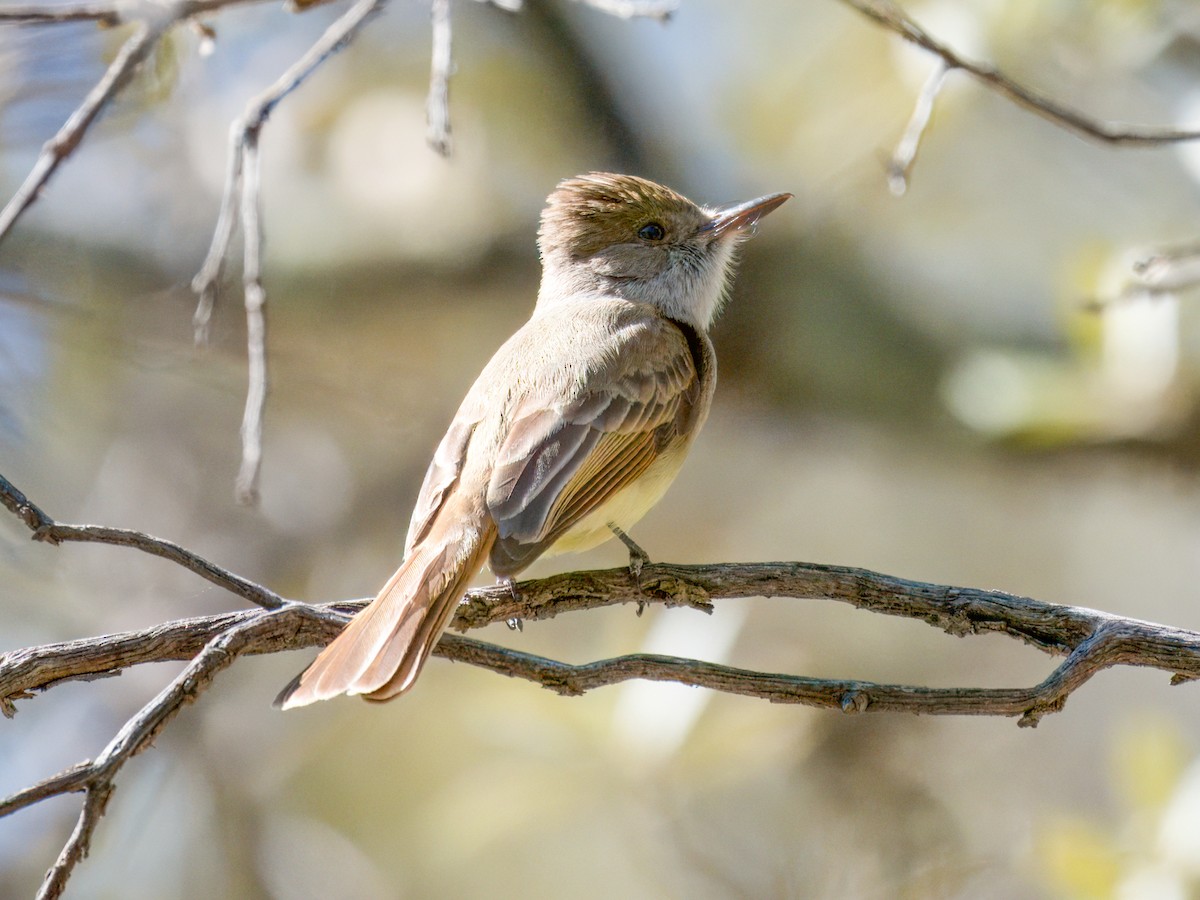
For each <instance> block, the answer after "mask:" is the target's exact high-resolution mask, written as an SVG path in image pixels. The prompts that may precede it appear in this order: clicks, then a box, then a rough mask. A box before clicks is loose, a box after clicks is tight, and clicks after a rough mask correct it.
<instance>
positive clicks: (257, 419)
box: [234, 128, 267, 505]
mask: <svg viewBox="0 0 1200 900" xmlns="http://www.w3.org/2000/svg"><path fill="white" fill-rule="evenodd" d="M258 135H259V129H258V128H250V129H246V132H245V142H244V144H243V146H242V179H241V181H242V237H243V240H244V241H245V251H244V255H243V260H242V285H243V292H244V295H245V297H244V303H245V305H246V361H247V370H248V373H247V388H246V409H245V412H244V413H243V414H242V432H241V433H242V464H241V468H240V469H239V470H238V476H237V481H236V483H235V486H234V494H235V496H236V497H237V499H238V502H240V503H245V504H249V505H253V504H255V503H257V502H258V475H259V472H260V471H261V469H262V422H263V411H264V409H265V408H266V404H267V316H266V305H267V294H266V291H265V290H264V289H263V283H262V238H263V235H262V223H261V220H260V218H259V203H258V193H259V156H258Z"/></svg>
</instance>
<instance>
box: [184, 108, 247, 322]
mask: <svg viewBox="0 0 1200 900" xmlns="http://www.w3.org/2000/svg"><path fill="white" fill-rule="evenodd" d="M244 127H245V126H244V125H243V123H242V120H241V119H237V120H235V121H234V122H233V124H232V125H230V127H229V158H228V161H227V163H226V167H225V188H224V191H223V192H222V194H221V210H220V212H219V213H218V214H217V227H216V229H215V230H214V231H213V239H212V244H211V245H210V246H209V248H208V255H207V256H205V258H204V263H203V264H202V265H201V266H200V271H199V272H197V273H196V277H195V278H193V279H192V290H193V291H194V292H195V293H196V294H198V295H199V300H198V301H197V303H196V312H195V314H194V315H193V316H192V327H193V329H194V337H195V341H196V343H197V344H204V343H207V341H208V331H209V323H210V322H211V320H212V313H213V307H214V306H215V305H216V300H217V286H218V284H219V283H220V281H221V274H222V272H223V271H224V269H225V260H226V259H227V258H228V256H229V245H230V242H231V241H232V240H233V229H234V226H235V225H237V220H238V204H239V201H240V199H241V196H242V132H243V130H244Z"/></svg>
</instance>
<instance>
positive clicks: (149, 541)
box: [0, 475, 284, 609]
mask: <svg viewBox="0 0 1200 900" xmlns="http://www.w3.org/2000/svg"><path fill="white" fill-rule="evenodd" d="M0 504H3V505H4V506H5V507H6V508H7V509H8V510H9V511H10V512H12V513H13V514H14V515H16V516H17V518H19V519H20V520H21V521H22V522H24V523H25V525H26V526H27V527H28V528H29V529H30V530H31V531H32V532H33V537H34V540H39V541H45V542H47V543H50V544H59V543H62V542H63V541H74V542H80V543H93V544H115V545H117V546H122V547H133V548H134V549H136V550H141V551H142V552H143V553H149V554H151V555H152V556H159V557H162V558H163V559H168V560H170V561H171V562H173V563H177V564H178V565H181V566H183V567H184V568H185V569H187V570H188V571H191V572H195V573H196V574H197V575H199V576H200V577H201V578H204V579H206V580H208V581H210V582H212V583H213V584H215V585H217V586H218V587H222V588H225V590H227V591H229V592H230V593H233V594H236V595H237V596H239V597H241V598H243V599H245V600H249V601H250V602H251V603H254V604H256V605H258V606H261V607H263V608H264V609H277V608H279V607H280V606H282V605H283V604H284V600H283V598H282V597H280V596H279V595H278V594H276V593H275V592H274V591H272V590H269V589H268V588H265V587H263V586H262V585H259V584H255V583H254V582H253V581H250V580H249V579H246V578H242V577H241V576H240V575H235V574H234V573H233V572H230V571H229V570H227V569H223V568H221V567H220V566H218V565H216V564H215V563H212V562H209V561H208V560H207V559H205V558H204V557H202V556H200V555H199V554H196V553H193V552H192V551H191V550H188V549H187V548H186V547H182V546H180V545H179V544H176V543H174V542H172V541H165V540H163V539H162V538H156V537H152V536H151V535H148V534H144V533H143V532H140V531H131V530H129V529H125V528H109V527H106V526H102V525H67V524H63V523H60V522H56V521H55V520H54V519H52V518H50V516H48V515H46V513H44V512H43V511H42V510H41V509H40V508H39V507H38V506H37V505H36V504H34V503H33V502H32V501H30V500H29V499H28V498H27V497H26V496H25V495H24V494H22V493H21V492H20V491H19V490H17V489H16V488H15V487H14V486H13V485H12V484H11V483H10V482H9V481H8V480H7V479H6V478H5V477H4V476H3V475H0Z"/></svg>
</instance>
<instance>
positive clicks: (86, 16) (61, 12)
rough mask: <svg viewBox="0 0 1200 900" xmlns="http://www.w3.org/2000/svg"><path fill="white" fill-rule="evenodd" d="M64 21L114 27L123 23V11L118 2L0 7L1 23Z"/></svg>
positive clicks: (36, 23)
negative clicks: (118, 7)
mask: <svg viewBox="0 0 1200 900" xmlns="http://www.w3.org/2000/svg"><path fill="white" fill-rule="evenodd" d="M63 22H96V23H97V24H99V25H104V26H107V27H110V28H111V27H114V26H116V25H119V24H120V23H121V12H120V10H118V9H117V4H116V3H114V2H109V3H76V4H70V5H66V4H35V3H31V4H28V5H22V6H8V7H5V8H4V9H0V24H5V23H12V24H20V25H58V24H61V23H63Z"/></svg>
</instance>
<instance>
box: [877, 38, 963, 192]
mask: <svg viewBox="0 0 1200 900" xmlns="http://www.w3.org/2000/svg"><path fill="white" fill-rule="evenodd" d="M949 71H950V70H949V69H948V68H947V67H946V63H945V62H944V61H943V60H940V59H939V60H938V61H937V62H936V63H935V64H934V67H933V71H931V72H930V73H929V77H928V78H927V79H925V84H924V85H923V86H922V88H921V93H920V94H918V95H917V102H916V104H915V105H914V106H913V111H912V116H911V117H910V118H909V120H908V126H907V127H906V128H905V129H904V134H903V135H902V136H901V138H900V142H899V143H898V144H897V145H896V150H895V152H894V153H892V158H891V160H890V161H889V162H888V170H887V176H888V188H889V189H890V190H891V192H892V193H893V194H894V195H896V196H897V197H901V196H903V195H904V194H905V193H906V192H907V191H908V178H909V175H910V174H911V173H912V167H913V164H914V163H915V162H916V161H917V151H918V150H919V149H920V147H921V138H922V137H923V136H924V135H925V128H926V127H927V126H928V125H929V119H930V117H931V116H932V115H933V105H934V103H935V102H937V97H938V94H939V93H941V90H942V85H943V84H945V82H946V73H947V72H949Z"/></svg>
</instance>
